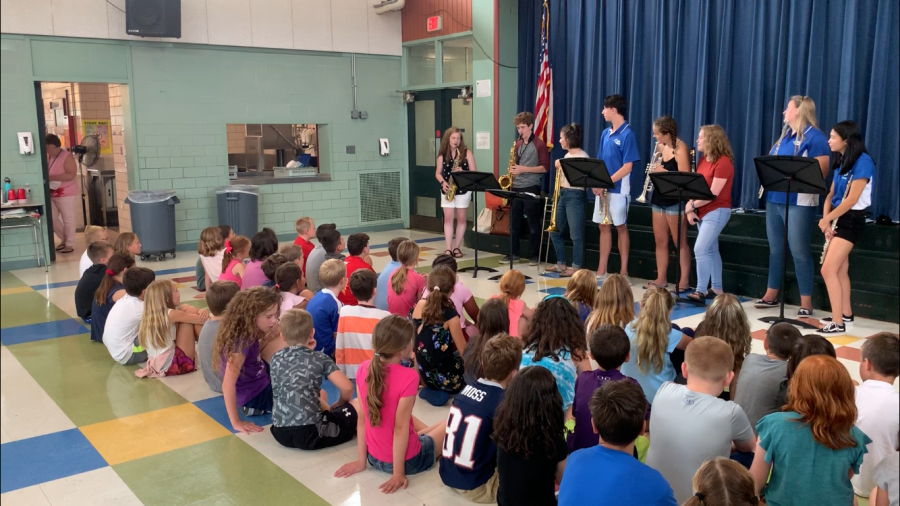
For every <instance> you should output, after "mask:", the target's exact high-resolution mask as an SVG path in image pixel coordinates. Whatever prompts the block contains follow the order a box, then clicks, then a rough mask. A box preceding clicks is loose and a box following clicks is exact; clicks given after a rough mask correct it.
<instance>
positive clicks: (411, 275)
mask: <svg viewBox="0 0 900 506" xmlns="http://www.w3.org/2000/svg"><path fill="white" fill-rule="evenodd" d="M397 259H398V260H399V261H400V267H399V268H397V270H396V271H394V273H393V274H391V282H390V286H389V287H388V297H387V299H388V311H389V312H390V313H391V314H394V315H397V316H400V317H403V318H408V317H409V312H410V311H412V309H413V308H414V307H415V306H416V303H417V302H418V301H419V299H420V298H421V297H422V292H424V291H425V276H422V275H421V274H419V273H418V272H416V265H418V264H419V245H418V244H416V243H415V242H413V241H411V240H406V241H403V242H402V243H400V246H398V247H397Z"/></svg>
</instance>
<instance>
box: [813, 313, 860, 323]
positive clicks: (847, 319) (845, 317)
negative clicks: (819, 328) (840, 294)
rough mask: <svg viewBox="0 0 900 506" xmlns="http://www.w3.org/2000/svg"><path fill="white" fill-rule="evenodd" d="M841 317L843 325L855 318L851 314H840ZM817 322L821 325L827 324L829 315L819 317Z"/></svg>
mask: <svg viewBox="0 0 900 506" xmlns="http://www.w3.org/2000/svg"><path fill="white" fill-rule="evenodd" d="M841 319H842V320H844V325H846V324H848V323H853V321H854V320H855V318H854V317H853V315H850V316H847V315H841ZM819 323H821V324H822V325H828V324H829V323H831V317H830V316H829V317H826V318H820V319H819Z"/></svg>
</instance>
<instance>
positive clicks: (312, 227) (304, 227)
mask: <svg viewBox="0 0 900 506" xmlns="http://www.w3.org/2000/svg"><path fill="white" fill-rule="evenodd" d="M294 229H295V230H296V231H297V238H296V239H294V245H295V246H298V247H299V248H300V250H301V251H302V255H303V265H306V260H307V259H308V258H309V254H310V252H311V251H312V250H313V249H314V248H315V245H314V244H313V243H311V242H310V241H311V240H312V239H313V238H315V237H316V223H315V221H313V219H312V218H310V217H309V216H301V217H300V218H297V221H296V223H294ZM303 274H306V270H304V271H303Z"/></svg>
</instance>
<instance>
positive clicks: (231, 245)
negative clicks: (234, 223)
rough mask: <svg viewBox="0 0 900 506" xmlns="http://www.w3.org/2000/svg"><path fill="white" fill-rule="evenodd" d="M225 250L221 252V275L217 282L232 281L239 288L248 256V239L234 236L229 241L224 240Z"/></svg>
mask: <svg viewBox="0 0 900 506" xmlns="http://www.w3.org/2000/svg"><path fill="white" fill-rule="evenodd" d="M224 243H225V249H224V250H223V252H222V274H220V275H219V281H234V282H235V283H237V284H238V286H241V281H242V279H243V277H244V270H245V269H246V268H247V266H246V265H244V260H246V259H247V257H249V256H250V239H247V238H246V237H244V236H242V235H236V236H234V237H233V238H232V239H230V240H225V241H224Z"/></svg>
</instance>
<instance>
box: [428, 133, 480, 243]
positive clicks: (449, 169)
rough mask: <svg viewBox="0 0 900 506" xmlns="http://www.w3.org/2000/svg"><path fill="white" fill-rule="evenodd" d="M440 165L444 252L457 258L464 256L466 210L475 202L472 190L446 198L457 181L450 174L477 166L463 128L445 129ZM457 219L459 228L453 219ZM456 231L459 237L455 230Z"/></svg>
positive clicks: (436, 173) (439, 178) (437, 168)
mask: <svg viewBox="0 0 900 506" xmlns="http://www.w3.org/2000/svg"><path fill="white" fill-rule="evenodd" d="M436 165H437V166H436V167H435V170H434V177H435V178H436V179H437V181H438V183H440V185H441V194H443V195H444V196H443V197H442V198H441V209H442V211H443V212H444V241H445V243H446V246H447V249H446V250H445V251H444V253H446V254H448V255H452V256H453V257H454V258H462V256H463V252H462V250H460V249H459V248H460V246H462V242H463V236H464V235H465V233H466V210H468V209H469V204H470V203H471V202H472V194H471V193H469V192H461V191H458V190H457V192H456V196H455V197H453V198H452V199H450V200H447V192H448V191H449V190H450V185H451V184H453V183H455V181H453V180H452V178H451V177H450V176H451V175H453V173H455V172H461V171H470V170H476V169H475V156H474V155H473V154H472V152H471V151H469V149H468V148H467V147H466V142H465V141H464V140H463V135H462V131H461V130H460V129H459V128H456V127H450V128H448V129H447V130H446V131H445V132H444V138H443V139H442V140H441V150H440V152H439V153H438V157H437V164H436ZM454 218H456V227H454V226H453V219H454ZM454 230H455V231H456V238H455V239H454V237H453V232H454Z"/></svg>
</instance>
